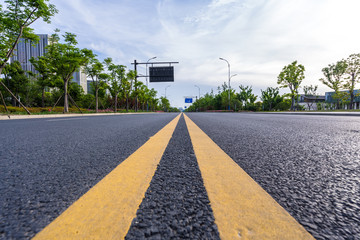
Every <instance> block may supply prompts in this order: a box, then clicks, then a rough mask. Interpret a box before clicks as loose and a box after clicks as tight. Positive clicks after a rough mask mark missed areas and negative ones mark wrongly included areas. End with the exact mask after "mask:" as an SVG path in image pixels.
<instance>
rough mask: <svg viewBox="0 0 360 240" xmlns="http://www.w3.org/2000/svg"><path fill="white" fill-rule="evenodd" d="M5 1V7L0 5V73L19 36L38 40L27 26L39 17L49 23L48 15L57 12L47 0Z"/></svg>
mask: <svg viewBox="0 0 360 240" xmlns="http://www.w3.org/2000/svg"><path fill="white" fill-rule="evenodd" d="M5 3H6V4H7V7H6V8H5V9H3V7H2V6H1V5H0V74H1V72H2V70H3V69H4V67H5V65H6V62H7V61H8V60H9V58H10V56H11V55H12V53H13V51H14V48H15V46H16V44H17V42H18V41H19V39H20V38H21V37H22V38H24V39H30V40H33V41H36V40H38V37H37V36H36V35H35V34H34V32H33V29H32V28H30V27H29V26H30V25H31V24H32V23H34V22H35V21H36V20H38V19H39V18H42V20H43V21H44V22H46V23H50V17H51V16H53V15H54V14H55V13H57V9H56V8H55V6H54V5H53V4H48V0H6V1H5Z"/></svg>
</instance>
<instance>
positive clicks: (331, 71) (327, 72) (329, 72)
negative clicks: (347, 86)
mask: <svg viewBox="0 0 360 240" xmlns="http://www.w3.org/2000/svg"><path fill="white" fill-rule="evenodd" d="M346 69H347V63H346V61H344V60H342V61H339V62H337V63H336V64H329V65H328V67H325V68H323V69H322V72H323V74H324V76H325V79H324V78H321V79H320V82H322V83H323V84H325V85H326V86H328V87H329V88H331V89H332V90H334V91H335V94H334V95H333V98H334V99H336V108H337V109H339V108H340V99H341V98H342V97H343V96H342V95H343V94H341V92H340V89H341V87H342V85H343V76H344V74H345V72H346Z"/></svg>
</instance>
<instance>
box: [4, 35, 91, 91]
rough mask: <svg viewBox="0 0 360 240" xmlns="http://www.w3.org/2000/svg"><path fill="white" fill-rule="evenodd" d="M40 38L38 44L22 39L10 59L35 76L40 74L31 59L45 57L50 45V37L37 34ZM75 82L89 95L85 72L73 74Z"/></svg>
mask: <svg viewBox="0 0 360 240" xmlns="http://www.w3.org/2000/svg"><path fill="white" fill-rule="evenodd" d="M37 35H38V36H39V38H40V40H39V42H38V43H37V44H34V43H33V42H31V41H29V40H25V39H20V41H19V43H18V44H17V45H16V47H15V50H14V55H13V56H12V57H11V58H10V61H11V62H14V61H19V62H20V64H21V67H22V69H23V70H24V71H30V72H33V73H35V74H37V73H38V72H37V71H36V70H35V68H34V66H33V65H32V64H31V62H30V58H32V57H34V58H37V57H40V56H44V54H45V52H46V46H48V45H49V35H47V34H37ZM72 81H73V82H76V83H77V84H79V85H80V86H81V87H82V88H83V90H84V92H85V93H87V79H86V74H85V73H84V72H83V71H78V72H75V73H74V74H73V79H72Z"/></svg>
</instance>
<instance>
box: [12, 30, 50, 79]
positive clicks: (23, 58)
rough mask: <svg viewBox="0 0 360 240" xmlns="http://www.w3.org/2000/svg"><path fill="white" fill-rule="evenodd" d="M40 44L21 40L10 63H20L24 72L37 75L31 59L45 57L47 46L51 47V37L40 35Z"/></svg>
mask: <svg viewBox="0 0 360 240" xmlns="http://www.w3.org/2000/svg"><path fill="white" fill-rule="evenodd" d="M38 36H39V37H40V40H39V42H38V43H37V44H36V45H34V44H33V43H32V42H31V41H28V40H25V39H20V41H19V43H18V44H17V45H16V47H15V50H14V55H13V56H12V58H11V60H10V61H12V62H13V61H19V62H20V64H21V67H22V69H23V70H24V71H30V72H33V73H37V71H36V70H35V69H34V66H33V65H32V64H31V63H30V58H32V57H34V58H36V57H40V56H44V54H45V51H46V49H45V48H46V46H47V45H49V36H48V35H47V34H38Z"/></svg>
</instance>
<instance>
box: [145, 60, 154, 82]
mask: <svg viewBox="0 0 360 240" xmlns="http://www.w3.org/2000/svg"><path fill="white" fill-rule="evenodd" d="M155 58H156V57H152V58H150V59H149V60H147V62H146V87H149V85H148V63H149V62H150V61H151V60H153V59H155Z"/></svg>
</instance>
